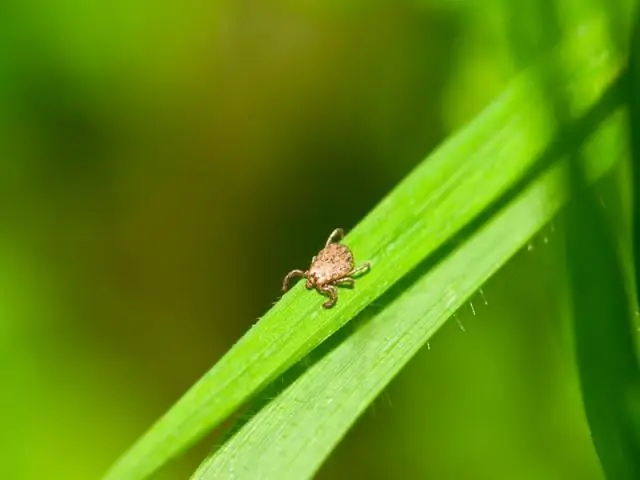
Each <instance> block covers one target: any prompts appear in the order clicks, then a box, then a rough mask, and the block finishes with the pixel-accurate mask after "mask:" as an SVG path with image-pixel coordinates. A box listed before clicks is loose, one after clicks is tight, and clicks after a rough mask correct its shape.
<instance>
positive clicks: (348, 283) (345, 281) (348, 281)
mask: <svg viewBox="0 0 640 480" xmlns="http://www.w3.org/2000/svg"><path fill="white" fill-rule="evenodd" d="M354 283H356V282H355V280H354V279H353V278H349V277H345V278H341V279H340V280H336V282H335V284H334V285H339V286H341V287H343V286H344V287H349V288H353V285H354Z"/></svg>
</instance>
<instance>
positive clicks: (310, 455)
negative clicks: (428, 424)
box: [192, 86, 626, 480]
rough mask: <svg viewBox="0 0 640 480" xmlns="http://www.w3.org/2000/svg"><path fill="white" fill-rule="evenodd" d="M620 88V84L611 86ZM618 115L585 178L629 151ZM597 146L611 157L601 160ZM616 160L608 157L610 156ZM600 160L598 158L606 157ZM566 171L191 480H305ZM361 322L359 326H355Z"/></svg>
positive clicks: (264, 412)
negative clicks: (232, 479)
mask: <svg viewBox="0 0 640 480" xmlns="http://www.w3.org/2000/svg"><path fill="white" fill-rule="evenodd" d="M617 87H618V86H617ZM622 132H624V129H623V125H622V118H621V115H616V116H615V117H612V118H610V119H609V120H608V121H607V122H606V123H604V124H603V125H602V128H601V130H600V132H599V134H598V135H596V136H595V137H594V138H593V139H592V141H591V142H590V148H591V151H592V152H594V153H595V155H591V156H590V159H591V163H590V166H591V178H592V179H595V178H597V177H599V176H600V175H602V174H603V173H604V172H605V171H606V170H607V169H609V168H610V167H611V166H612V163H613V162H614V158H620V156H622V155H623V154H625V153H626V149H624V147H620V145H624V142H623V136H622ZM600 148H602V149H604V150H606V151H608V152H609V153H610V156H609V157H602V156H600V155H599V149H600ZM611 154H613V155H611ZM605 158H606V160H603V159H605ZM564 174H565V168H564V164H559V165H556V166H555V167H553V168H552V169H550V170H549V171H548V172H547V173H545V174H543V175H542V176H541V177H540V178H539V179H538V180H537V181H535V183H534V184H533V185H531V186H530V187H529V188H527V189H526V190H525V191H524V192H523V193H521V194H520V195H519V196H518V197H517V198H516V199H515V200H514V201H513V202H512V203H511V204H509V205H508V207H507V208H505V209H504V210H502V211H501V212H500V213H499V214H497V215H496V216H495V217H494V218H493V219H492V220H491V221H490V222H489V223H487V224H486V225H485V226H484V227H483V228H482V229H481V230H480V231H478V232H477V233H476V234H475V235H473V236H472V237H471V238H470V239H469V240H468V241H467V242H466V243H464V244H463V245H462V246H461V247H460V248H458V249H457V250H456V251H455V252H453V254H451V255H449V256H448V257H447V258H446V259H445V260H444V261H443V262H442V263H440V264H439V265H437V266H436V267H435V268H433V269H432V270H430V271H428V272H427V273H425V274H423V275H421V276H419V278H418V279H417V280H416V281H415V282H413V284H412V285H411V287H409V288H408V289H407V290H405V291H404V292H403V293H401V294H400V295H399V296H397V297H396V298H395V299H394V300H392V301H391V302H390V303H389V304H388V305H387V306H386V307H385V308H384V309H383V311H382V312H380V313H378V314H377V315H374V316H373V317H372V318H365V319H363V320H362V321H361V322H360V321H359V322H358V323H359V325H358V328H357V329H356V330H355V331H354V332H353V333H352V334H351V335H350V336H349V337H348V338H347V339H346V340H345V341H343V342H341V343H340V344H339V345H338V346H337V347H336V348H335V349H334V350H332V351H330V352H328V353H327V354H326V355H325V356H324V357H322V358H321V359H320V360H318V361H317V362H316V363H314V364H313V365H312V366H311V367H310V368H309V369H308V370H307V371H306V372H305V373H304V374H302V375H301V376H299V377H298V378H297V379H296V380H295V381H293V382H292V383H291V385H290V386H288V387H287V388H286V389H285V390H284V391H283V392H281V393H280V395H278V396H277V397H276V398H275V399H274V400H272V401H271V402H270V403H268V404H267V405H266V406H265V407H264V408H262V409H260V410H259V412H258V413H257V414H256V415H255V416H254V417H252V418H251V419H250V420H249V421H248V422H247V423H246V424H245V425H244V426H243V427H242V428H241V429H239V431H238V432H237V433H236V434H235V435H234V436H233V437H231V439H230V440H229V441H228V442H227V443H225V444H224V445H223V446H222V447H221V448H220V450H218V451H217V452H216V453H215V454H213V455H212V456H211V457H210V458H208V459H207V460H205V462H203V464H202V465H201V466H200V468H199V469H198V470H197V471H196V473H195V474H194V475H193V477H192V479H193V480H214V479H226V478H235V479H238V480H242V479H250V478H256V472H260V474H259V477H260V478H278V479H282V480H287V479H296V480H298V479H304V478H311V477H313V475H314V473H315V472H316V471H317V469H318V468H319V467H320V465H321V464H322V462H323V461H324V460H325V459H326V458H327V456H328V455H329V454H330V452H331V451H332V450H333V448H334V447H335V446H336V445H337V444H338V442H339V441H340V440H341V439H342V437H343V436H344V435H345V433H346V432H347V431H348V429H349V428H350V427H351V425H353V423H354V422H355V421H356V419H357V418H358V417H359V416H360V414H361V413H362V412H363V411H364V410H365V409H366V408H367V407H368V406H369V404H370V403H371V402H372V401H373V400H374V399H375V397H376V396H378V394H379V393H380V392H381V391H382V389H383V388H384V387H385V386H386V385H387V384H388V383H389V382H390V381H391V380H392V379H393V377H394V376H395V375H396V374H397V373H398V372H399V371H400V369H401V368H402V367H403V366H404V365H405V364H406V363H407V362H408V361H409V360H410V359H411V357H412V356H413V355H414V354H415V353H416V352H417V351H418V350H419V349H420V348H421V347H422V346H423V345H424V344H425V343H426V342H427V340H428V339H429V338H430V337H431V336H432V335H433V334H434V333H435V332H436V331H437V329H438V328H439V327H440V326H441V325H442V324H443V323H444V322H445V321H446V320H447V319H448V318H450V316H451V315H452V314H453V313H454V312H455V311H456V310H457V309H458V308H459V307H460V306H461V305H463V304H464V303H465V302H466V301H467V299H468V298H469V297H470V296H471V295H473V294H474V292H476V291H477V289H478V288H479V287H480V286H481V285H482V284H483V283H484V282H485V281H486V279H487V278H489V277H490V276H491V275H492V274H493V273H494V272H495V271H496V270H497V269H498V268H500V267H501V266H502V265H503V264H504V263H505V262H506V261H507V260H508V259H509V258H510V257H511V256H512V255H513V254H514V253H515V252H516V251H518V250H519V249H520V248H521V247H522V246H523V245H525V244H526V243H527V241H528V240H529V238H530V237H531V236H532V235H533V234H535V232H536V231H538V230H539V229H540V228H541V227H542V226H544V225H545V224H546V223H548V222H549V221H550V220H551V219H552V218H553V216H554V215H555V214H556V213H557V211H558V210H559V208H560V207H561V206H562V205H563V204H564V203H565V202H566V200H567V195H566V191H565V189H564ZM358 320H360V319H358Z"/></svg>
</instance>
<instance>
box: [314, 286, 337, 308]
mask: <svg viewBox="0 0 640 480" xmlns="http://www.w3.org/2000/svg"><path fill="white" fill-rule="evenodd" d="M318 290H319V291H320V292H321V293H325V294H327V295H329V300H327V301H326V302H324V303H323V304H322V306H323V307H324V308H331V307H333V306H334V305H335V304H336V300H338V291H337V290H336V287H334V286H333V285H325V286H324V287H318Z"/></svg>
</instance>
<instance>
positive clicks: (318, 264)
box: [282, 228, 370, 308]
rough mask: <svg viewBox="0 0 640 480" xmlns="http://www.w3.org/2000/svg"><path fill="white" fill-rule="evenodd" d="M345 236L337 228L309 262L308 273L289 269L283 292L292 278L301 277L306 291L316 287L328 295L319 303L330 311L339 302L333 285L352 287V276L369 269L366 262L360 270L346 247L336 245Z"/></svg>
mask: <svg viewBox="0 0 640 480" xmlns="http://www.w3.org/2000/svg"><path fill="white" fill-rule="evenodd" d="M342 237H344V231H343V230H342V229H341V228H336V229H335V230H334V231H333V232H332V233H331V235H329V239H328V240H327V243H326V244H325V246H324V248H323V249H322V250H320V252H319V253H318V255H316V256H315V257H313V259H312V260H311V266H310V267H309V270H307V271H306V272H305V271H302V270H292V271H291V272H289V274H288V275H287V276H286V277H285V279H284V282H283V284H282V290H283V291H285V292H286V291H287V290H288V289H289V281H290V280H291V279H292V278H294V277H304V278H306V279H307V282H306V284H305V286H306V287H307V288H308V289H311V288H314V287H315V288H316V289H317V290H318V291H319V292H321V293H324V294H326V295H328V296H329V300H327V301H326V302H325V303H323V304H322V306H323V307H324V308H331V307H333V305H334V304H335V303H336V301H337V299H338V291H337V289H336V285H345V286H350V287H352V286H353V284H354V280H353V278H352V277H354V276H356V275H358V274H360V273H363V272H364V271H365V270H368V269H369V266H370V265H369V263H368V262H365V263H363V264H362V265H360V266H359V267H356V266H355V262H354V260H353V253H351V250H349V248H348V247H346V246H345V245H342V244H340V243H335V242H338V241H340V240H341V239H342Z"/></svg>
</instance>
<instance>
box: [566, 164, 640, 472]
mask: <svg viewBox="0 0 640 480" xmlns="http://www.w3.org/2000/svg"><path fill="white" fill-rule="evenodd" d="M572 163H576V162H575V161H574V162H572ZM582 176H583V174H582V172H581V170H580V168H579V166H578V165H576V166H575V167H574V168H572V175H571V187H572V188H571V190H572V193H573V198H572V202H571V208H570V209H569V212H568V215H567V216H568V220H569V221H568V228H567V246H566V249H567V257H568V260H569V262H568V265H569V274H570V275H569V278H570V285H571V291H572V295H571V297H572V302H571V305H572V310H573V329H574V338H575V349H576V357H577V363H578V371H579V375H580V384H581V389H582V397H583V402H584V406H585V411H586V414H587V420H588V422H589V427H590V430H591V435H592V438H593V443H594V445H595V447H596V451H597V452H598V457H599V458H600V462H601V464H602V466H603V469H604V471H605V473H606V475H607V478H611V479H630V480H631V479H637V478H640V449H639V448H638V447H639V445H638V444H637V439H636V437H635V434H634V431H633V424H632V422H631V418H630V411H629V406H630V405H629V400H630V399H631V398H632V394H633V393H636V391H637V390H638V388H639V386H640V383H639V381H640V375H639V371H638V359H637V358H636V351H635V344H634V332H633V329H632V322H631V320H632V318H633V310H632V308H631V306H632V301H631V299H630V298H629V294H630V293H631V292H632V288H633V287H632V286H629V285H627V281H626V276H625V271H624V269H623V268H622V266H621V264H620V261H621V258H620V255H619V252H618V248H617V244H616V243H615V242H614V239H613V237H612V234H611V233H612V232H611V231H609V228H608V227H607V225H606V222H605V220H604V218H603V215H602V210H601V208H598V204H597V203H596V200H595V199H594V198H593V195H592V192H589V191H588V190H587V189H586V187H585V185H584V183H585V182H584V180H583V179H582ZM625 245H626V243H625Z"/></svg>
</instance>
